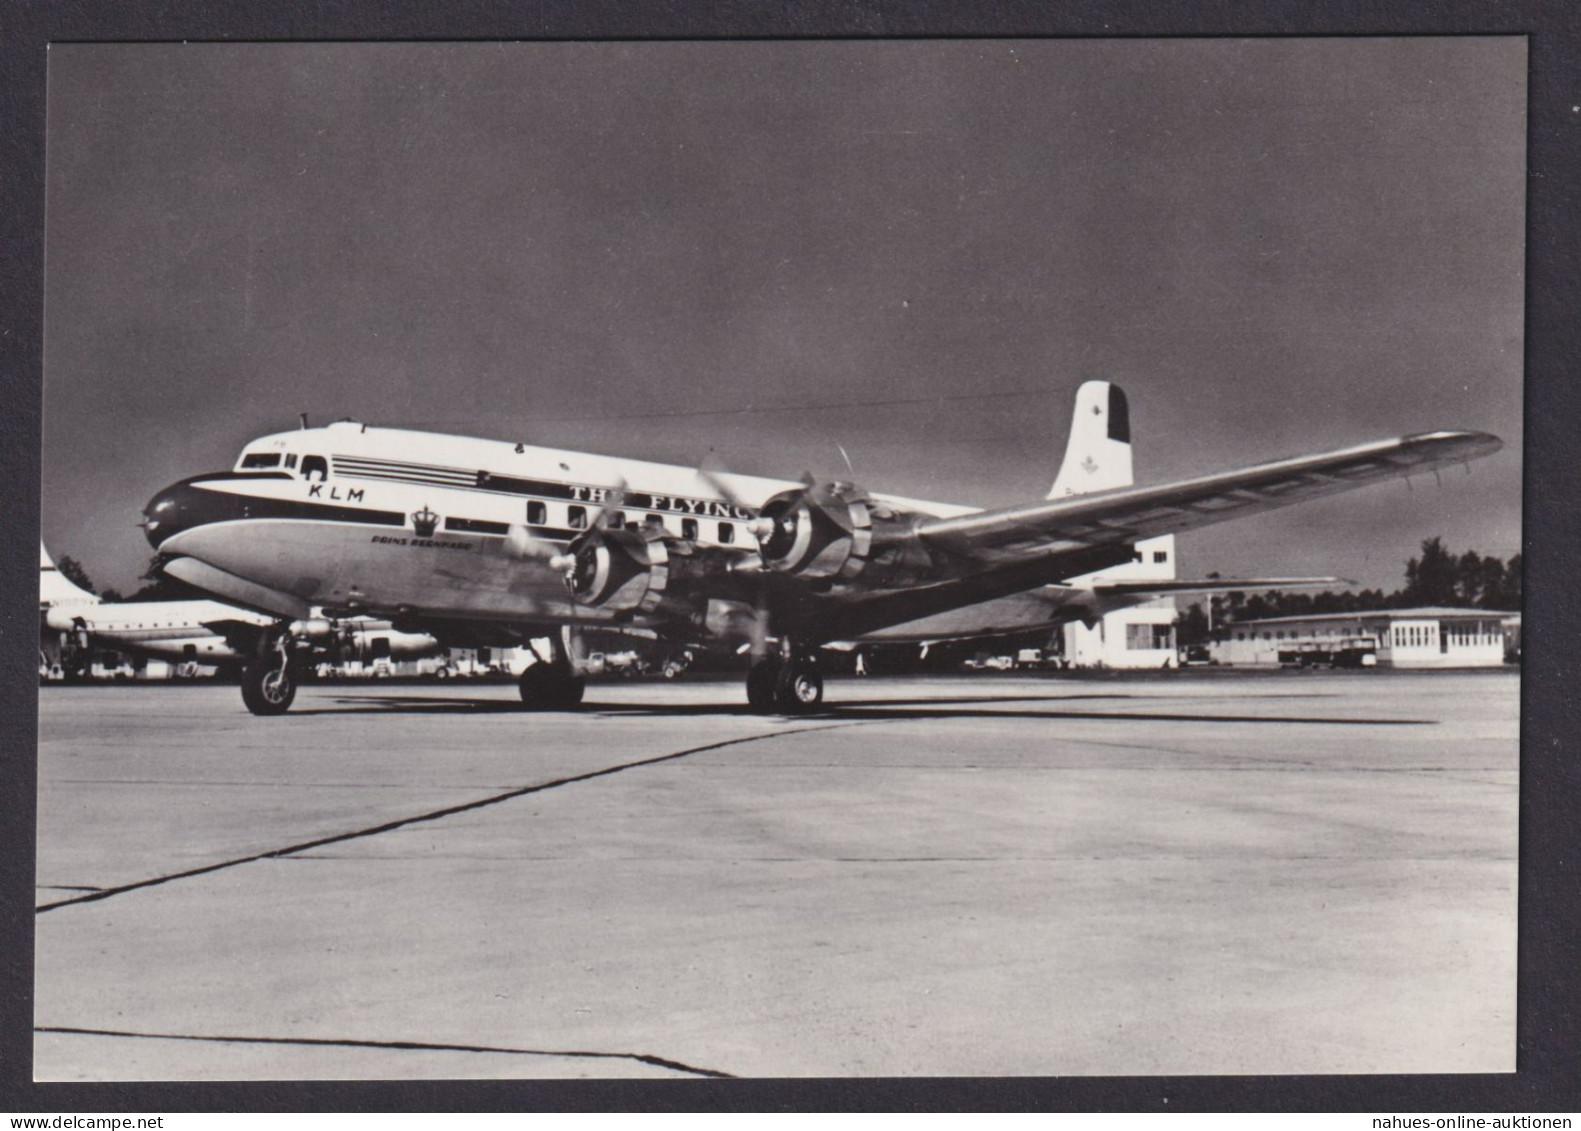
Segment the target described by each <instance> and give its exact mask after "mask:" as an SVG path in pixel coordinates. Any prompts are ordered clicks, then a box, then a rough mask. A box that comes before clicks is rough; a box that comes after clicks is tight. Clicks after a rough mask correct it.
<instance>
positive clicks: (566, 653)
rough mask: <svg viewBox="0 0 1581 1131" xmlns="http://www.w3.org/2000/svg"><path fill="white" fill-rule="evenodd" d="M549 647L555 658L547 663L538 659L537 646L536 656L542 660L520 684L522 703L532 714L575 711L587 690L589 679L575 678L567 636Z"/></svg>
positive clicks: (583, 677)
mask: <svg viewBox="0 0 1581 1131" xmlns="http://www.w3.org/2000/svg"><path fill="white" fill-rule="evenodd" d="M550 644H551V651H552V655H551V656H549V657H548V658H547V659H545V658H543V657H542V656H539V653H538V647H537V645H536V644H534V646H533V654H534V655H535V656H539V658H538V659H537V661H536V662H535V663H534V664H533V665H532V666H531V667H529V668H528V669H527V670H526V671H524V672H522V674H521V678H520V679H519V680H518V681H517V687H518V688H519V689H520V690H521V696H522V703H523V705H524V706H526V708H527V709H528V710H529V711H571V710H575V709H576V708H577V707H578V706H579V705H580V704H581V702H582V693H583V692H584V691H585V690H586V689H587V678H586V677H585V676H580V675H577V674H576V665H575V663H573V662H572V659H571V648H570V646H569V645H570V641H569V640H568V639H566V637H565V636H554V637H550Z"/></svg>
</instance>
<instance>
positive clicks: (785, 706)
mask: <svg viewBox="0 0 1581 1131" xmlns="http://www.w3.org/2000/svg"><path fill="white" fill-rule="evenodd" d="M774 692H775V694H774V705H775V706H776V707H777V708H778V709H779V710H780V711H782V712H784V713H785V714H787V715H801V714H805V713H806V712H808V711H815V710H817V709H818V705H819V704H820V703H822V702H823V676H821V675H819V674H818V669H817V668H815V667H813V666H812V665H811V664H791V665H789V666H788V667H787V669H786V670H785V671H784V672H783V673H782V674H781V676H780V679H779V681H778V685H777V686H776V687H775V689H774Z"/></svg>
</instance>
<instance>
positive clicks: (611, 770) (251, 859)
mask: <svg viewBox="0 0 1581 1131" xmlns="http://www.w3.org/2000/svg"><path fill="white" fill-rule="evenodd" d="M861 725H863V723H862V721H856V722H847V723H834V724H832V725H829V726H810V727H797V728H796V729H794V730H777V731H769V732H767V733H764V734H750V735H746V736H744V737H742V738H727V739H724V740H723V741H720V742H710V743H707V744H705V745H703V746H692V747H688V748H687V749H685V750H677V751H675V752H673V753H670V754H660V755H658V756H657V757H653V758H641V759H638V760H637V761H635V762H621V763H619V764H618V765H614V766H605V767H604V768H603V769H601V770H590V771H589V772H587V773H585V774H573V775H572V776H570V777H565V778H556V779H555V780H553V781H548V782H542V783H540V784H538V785H528V786H522V787H521V788H519V789H511V790H507V791H506V792H504V793H497V794H493V795H491V796H488V797H480V798H478V799H477V800H475V801H466V802H463V803H461V804H460V805H447V806H445V807H444V808H442V809H434V810H431V811H429V812H427V813H418V814H416V815H415V816H411V817H401V818H398V819H396V820H393V821H385V822H383V823H382V824H378V825H372V826H369V827H368V828H365V829H354V830H352V831H351V832H345V833H334V834H332V835H330V836H323V837H316V838H314V839H313V840H306V841H302V842H301V843H299V844H292V845H288V846H286V847H285V848H271V849H269V850H268V851H266V852H254V853H252V854H251V855H249V856H239V857H236V858H235V859H232V860H221V861H219V862H218V863H214V864H205V865H203V866H202V867H199V868H188V869H186V870H184V871H181V872H171V873H168V874H167V875H163V876H154V877H152V878H150V879H146V880H137V881H134V882H133V883H129V884H119V885H117V886H115V887H107V888H101V889H99V890H98V891H93V892H89V893H88V894H86V895H79V896H75V897H73V898H71V899H60V900H56V901H55V902H54V903H41V904H39V905H38V906H37V907H35V908H34V909H33V913H34V914H35V915H41V914H43V913H44V912H46V911H53V910H55V909H56V908H60V907H72V906H75V905H77V904H81V903H94V902H97V901H98V900H101V899H109V898H110V897H111V896H114V895H122V894H124V893H126V892H129V891H137V890H139V889H141V888H148V887H155V886H158V885H160V884H168V883H170V882H171V881H173V880H186V879H191V878H192V877H194V876H203V875H207V874H209V873H210V872H218V871H222V870H224V869H226V868H235V867H238V866H239V865H242V864H252V863H255V862H257V861H259V860H273V859H277V858H279V857H282V856H290V855H293V854H294V853H298V852H306V851H308V850H310V849H314V848H323V847H325V846H326V845H331V844H341V843H343V842H345V841H348V840H360V839H361V838H363V837H370V836H378V835H379V834H381V833H387V832H393V831H394V830H396V829H399V828H404V827H406V826H407V825H415V824H421V823H423V822H425V821H437V820H441V819H443V818H445V817H453V816H455V815H456V814H457V813H469V812H472V811H473V810H475V809H483V808H486V807H488V806H490V805H498V804H500V803H501V802H504V801H511V800H514V799H515V798H518V797H525V796H527V795H528V794H530V793H543V792H544V791H545V790H550V789H558V788H559V787H560V786H564V785H575V784H576V783H578V782H585V781H592V780H593V779H595V778H603V777H609V776H610V775H612V774H618V773H622V772H623V771H625V770H634V769H638V768H640V767H643V766H656V765H658V764H659V763H661V762H671V761H674V760H675V759H677V758H685V757H688V756H690V755H692V754H702V753H706V752H707V751H709V750H722V749H724V748H725V747H727V746H740V745H742V744H743V743H747V742H758V741H761V740H763V739H770V738H783V737H785V736H786V735H792V734H807V733H810V732H813V731H828V730H842V729H845V728H847V727H854V726H861Z"/></svg>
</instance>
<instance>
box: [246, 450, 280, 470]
mask: <svg viewBox="0 0 1581 1131" xmlns="http://www.w3.org/2000/svg"><path fill="white" fill-rule="evenodd" d="M279 466H280V453H279V452H248V453H247V454H246V455H244V456H242V469H243V470H245V471H253V470H257V469H259V468H265V467H279Z"/></svg>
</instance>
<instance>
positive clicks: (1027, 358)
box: [43, 38, 1526, 590]
mask: <svg viewBox="0 0 1581 1131" xmlns="http://www.w3.org/2000/svg"><path fill="white" fill-rule="evenodd" d="M1525 66H1526V50H1525V43H1524V40H1521V39H1518V38H1442V39H1392V40H1391V39H1349V38H1347V39H1323V40H1244V41H1233V40H1168V41H1165V40H1158V41H1152V40H1130V41H1120V40H1115V41H1069V40H1067V41H1057V40H1051V41H955V42H951V41H912V42H892V43H884V42H844V43H793V42H779V43H768V42H763V43H745V42H737V43H694V44H680V43H648V44H640V43H600V44H538V45H530V44H504V45H485V44H373V45H329V44H325V45H234V46H233V45H191V46H186V45H174V44H172V45H147V46H134V45H117V46H64V47H62V46H56V47H52V48H51V49H50V55H49V134H48V157H47V159H48V233H47V244H46V253H47V272H46V274H47V277H46V310H45V315H46V341H45V436H44V456H43V459H44V467H43V481H44V499H43V529H44V536H45V539H46V541H47V542H48V543H49V545H50V548H51V550H52V551H54V552H55V553H56V554H57V555H59V554H63V553H67V554H71V555H73V556H75V557H77V558H79V559H80V560H81V561H83V563H84V564H85V565H86V566H87V568H88V570H89V572H90V573H91V575H92V576H93V577H94V579H95V580H96V581H97V582H98V583H99V584H100V585H112V586H116V587H119V588H122V589H123V590H124V589H130V588H133V587H135V582H134V580H133V579H134V578H135V576H136V574H137V573H139V572H141V570H142V569H143V568H144V567H145V566H146V564H147V560H148V558H149V553H150V552H149V549H148V546H147V544H146V543H145V542H144V541H143V539H142V535H141V532H140V531H139V530H138V529H137V528H136V527H135V526H134V523H135V522H136V521H137V519H138V517H139V514H138V512H139V510H140V508H141V506H142V504H143V503H144V502H145V501H146V500H147V498H148V496H149V495H150V494H152V493H153V492H154V491H155V490H157V489H158V488H160V487H162V486H164V485H165V484H167V483H169V482H171V481H173V480H175V479H177V478H181V477H184V476H187V475H192V474H196V473H199V472H203V471H210V470H215V469H219V468H223V467H227V466H229V465H230V464H231V463H232V461H233V460H234V459H235V455H236V452H237V450H238V449H239V448H240V446H241V445H242V444H243V442H244V441H246V440H247V439H248V438H250V437H252V436H256V435H259V434H262V433H265V432H270V431H278V430H281V429H284V428H288V427H292V426H294V425H295V421H296V414H297V413H298V412H302V411H306V412H309V413H310V414H311V415H312V417H313V419H314V420H315V421H316V422H323V421H326V420H328V419H332V418H336V417H340V416H354V417H357V418H358V419H364V420H367V421H369V422H372V423H378V424H389V425H399V426H413V427H424V428H433V429H438V430H446V431H454V432H461V433H467V434H475V435H483V436H489V437H497V438H508V439H523V440H527V441H530V442H538V443H546V444H553V445H559V446H565V447H572V448H584V449H587V450H591V451H599V452H608V453H612V454H623V455H633V456H641V457H645V458H655V459H664V460H671V461H675V462H681V463H688V464H695V463H697V462H699V461H700V460H702V459H704V458H705V457H708V456H709V454H710V452H712V453H713V456H712V459H713V460H714V462H715V463H718V464H721V465H723V466H727V467H730V468H731V469H733V470H739V471H744V472H756V473H761V474H778V475H786V476H790V477H794V476H796V475H799V474H800V473H801V471H802V470H803V469H804V468H810V469H812V470H814V471H818V472H824V473H830V474H832V473H836V472H840V471H842V470H843V468H844V461H843V460H842V458H841V456H840V453H839V450H838V448H837V446H836V445H837V444H838V445H843V446H844V448H845V449H846V451H848V452H849V453H850V457H851V460H852V462H853V464H854V466H855V470H856V473H857V478H858V479H860V480H861V481H862V482H864V483H866V484H867V485H868V486H869V487H871V488H873V489H875V490H884V491H893V492H896V493H901V494H908V495H914V496H920V497H925V498H937V499H942V500H946V501H951V502H963V503H975V504H978V505H985V506H994V505H1003V504H1008V503H1013V502H1020V501H1025V500H1027V499H1031V498H1039V497H1041V496H1042V495H1043V493H1044V492H1045V491H1046V490H1047V488H1048V484H1049V482H1050V480H1051V479H1052V477H1053V474H1054V471H1055V468H1056V466H1057V464H1058V462H1059V457H1060V454H1061V452H1062V449H1063V445H1064V436H1065V429H1066V426H1067V422H1068V419H1069V415H1070V398H1071V396H1072V395H1073V393H1074V390H1075V387H1076V385H1077V384H1078V383H1080V382H1081V381H1082V380H1084V379H1087V378H1092V377H1103V378H1107V379H1110V380H1114V381H1117V382H1119V383H1120V384H1122V385H1123V386H1124V387H1125V388H1126V390H1127V391H1128V392H1129V394H1130V397H1131V415H1132V426H1133V433H1134V436H1135V440H1136V467H1137V477H1138V480H1139V481H1141V482H1158V481H1162V480H1165V479H1170V478H1175V477H1179V476H1182V475H1187V474H1193V473H1200V472H1206V471H1212V470H1217V469H1220V468H1224V467H1230V466H1237V465H1242V464H1245V463H1249V462H1254V461H1257V460H1261V459H1265V458H1270V457H1277V456H1281V455H1290V454H1296V453H1299V452H1306V451H1317V450H1321V449H1324V448H1327V447H1331V446H1338V445H1344V444H1349V443H1353V442H1359V441H1363V440H1369V439H1376V438H1380V437H1385V436H1392V435H1400V434H1403V433H1407V432H1413V431H1421V430H1424V429H1428V428H1436V427H1463V428H1477V429H1485V430H1489V431H1493V432H1497V433H1498V434H1500V435H1501V436H1503V437H1504V439H1505V441H1506V443H1507V445H1508V446H1507V448H1506V450H1505V451H1504V452H1502V453H1500V454H1499V455H1497V456H1495V457H1493V458H1491V459H1489V460H1485V461H1482V462H1480V463H1477V464H1474V465H1472V468H1471V472H1472V473H1471V475H1470V476H1467V475H1465V474H1464V473H1462V472H1460V471H1455V472H1453V473H1446V474H1445V475H1444V477H1443V484H1442V487H1438V486H1435V484H1434V483H1433V481H1432V479H1431V477H1428V478H1427V479H1426V480H1425V481H1421V480H1419V481H1417V482H1415V484H1414V490H1408V489H1407V487H1406V485H1405V484H1403V483H1392V484H1386V485H1381V486H1376V487H1371V488H1367V489H1364V490H1362V491H1360V492H1358V493H1356V494H1353V495H1348V496H1344V497H1342V498H1340V499H1336V500H1330V501H1325V502H1321V503H1315V504H1311V505H1308V506H1304V507H1298V508H1294V509H1292V510H1289V511H1284V512H1279V513H1277V514H1275V515H1270V516H1266V517H1263V518H1259V519H1252V520H1247V521H1244V522H1239V523H1232V524H1228V525H1224V526H1218V527H1214V528H1212V529H1211V530H1209V531H1207V532H1204V533H1201V534H1196V535H1188V536H1185V537H1183V538H1182V540H1181V548H1182V572H1183V573H1184V574H1186V575H1190V576H1199V575H1201V574H1203V573H1205V572H1207V571H1209V570H1219V571H1221V572H1224V573H1240V574H1247V573H1263V574H1266V573H1297V574H1302V573H1333V574H1338V575H1341V576H1346V577H1352V578H1356V579H1358V580H1360V581H1362V582H1364V583H1366V584H1369V585H1378V586H1383V587H1386V588H1394V587H1396V586H1398V585H1400V584H1401V583H1402V582H1403V563H1404V560H1405V558H1406V557H1407V556H1408V555H1409V554H1411V553H1412V552H1414V551H1415V548H1416V546H1417V544H1418V543H1419V542H1420V541H1421V540H1422V539H1423V538H1426V537H1429V536H1432V535H1435V534H1436V535H1442V536H1444V538H1445V539H1446V541H1447V542H1448V543H1449V544H1450V545H1451V547H1452V548H1454V549H1456V550H1462V549H1466V548H1474V549H1476V550H1478V551H1479V552H1484V553H1493V554H1496V555H1498V556H1500V557H1507V556H1508V555H1510V554H1512V553H1514V552H1516V551H1517V550H1518V549H1519V547H1520V485H1521V484H1520V475H1521V456H1520V452H1521V352H1522V313H1523V304H1522V289H1523V282H1522V263H1523V228H1524V221H1523V212H1522V209H1523V196H1524V184H1523V182H1524V137H1525V98H1526V95H1525ZM874 402H903V403H887V404H885V403H874ZM839 406H845V407H839ZM746 409H752V410H754V411H737V410H746ZM775 410H783V411H775Z"/></svg>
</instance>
